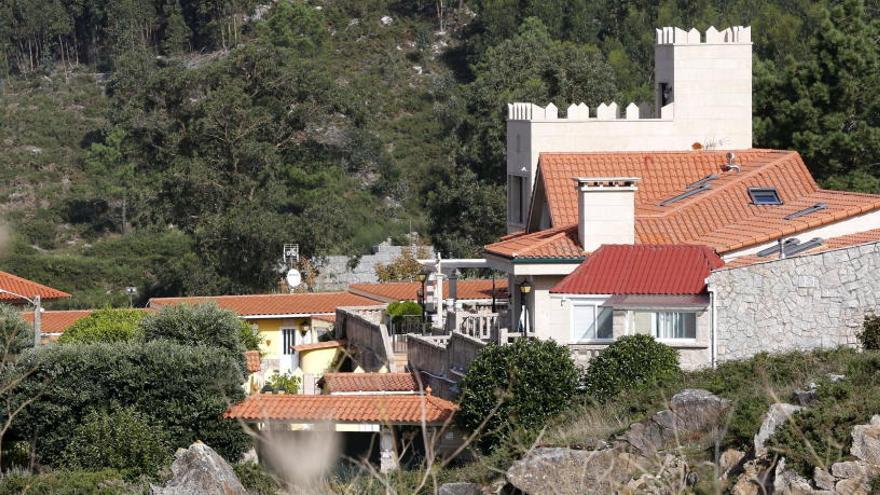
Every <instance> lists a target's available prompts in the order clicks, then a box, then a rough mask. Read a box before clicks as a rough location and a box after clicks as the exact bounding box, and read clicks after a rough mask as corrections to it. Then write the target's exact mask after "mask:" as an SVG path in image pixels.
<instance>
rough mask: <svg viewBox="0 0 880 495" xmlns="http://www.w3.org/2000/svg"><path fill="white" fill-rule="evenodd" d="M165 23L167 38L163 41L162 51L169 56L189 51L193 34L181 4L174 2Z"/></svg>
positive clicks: (173, 0)
mask: <svg viewBox="0 0 880 495" xmlns="http://www.w3.org/2000/svg"><path fill="white" fill-rule="evenodd" d="M172 2H173V3H172V4H170V5H169V6H168V7H167V8H168V13H167V20H166V21H165V36H164V37H163V39H162V51H163V52H165V53H167V54H171V55H173V54H178V53H182V52H184V51H186V50H188V49H189V40H190V37H191V36H192V32H191V31H190V29H189V26H187V25H186V20H185V19H184V18H183V9H182V8H181V7H180V2H179V1H177V0H172Z"/></svg>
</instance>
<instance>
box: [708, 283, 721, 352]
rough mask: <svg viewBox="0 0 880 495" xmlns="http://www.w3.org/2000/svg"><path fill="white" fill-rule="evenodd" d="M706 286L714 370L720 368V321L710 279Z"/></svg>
mask: <svg viewBox="0 0 880 495" xmlns="http://www.w3.org/2000/svg"><path fill="white" fill-rule="evenodd" d="M706 285H707V288H708V291H709V339H710V342H711V345H710V348H711V350H710V353H711V357H710V361H711V363H712V369H715V368H716V367H717V366H718V362H717V361H718V357H717V356H718V348H717V343H716V341H717V339H716V335H715V334H716V326H717V321H718V310H717V308H716V307H715V289H714V288H713V287H710V286H709V284H708V279H707V280H706Z"/></svg>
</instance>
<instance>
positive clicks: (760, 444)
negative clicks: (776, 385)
mask: <svg viewBox="0 0 880 495" xmlns="http://www.w3.org/2000/svg"><path fill="white" fill-rule="evenodd" d="M800 410H801V406H796V405H794V404H785V403H780V402H777V403H776V404H771V405H770V410H768V411H767V414H765V415H764V420H763V421H762V422H761V427H760V428H759V429H758V433H756V434H755V457H760V456H762V455H765V454H767V447H766V446H765V445H764V444H765V443H766V442H767V440H769V439H770V437H771V436H773V433H775V432H776V428H778V427H779V426H781V425H782V424H783V423H785V422H786V421H788V418H790V417H791V415H792V414H794V413H796V412H798V411H800Z"/></svg>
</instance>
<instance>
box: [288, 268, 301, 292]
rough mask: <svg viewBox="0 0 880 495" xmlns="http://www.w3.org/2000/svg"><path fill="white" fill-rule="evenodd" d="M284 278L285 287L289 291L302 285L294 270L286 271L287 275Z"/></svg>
mask: <svg viewBox="0 0 880 495" xmlns="http://www.w3.org/2000/svg"><path fill="white" fill-rule="evenodd" d="M284 278H285V279H286V280H287V286H288V287H290V288H291V289H292V288H294V287H296V286H298V285H299V284H301V283H302V276H301V275H300V274H299V271H297V270H296V269H295V268H291V269H290V270H287V275H285V277H284Z"/></svg>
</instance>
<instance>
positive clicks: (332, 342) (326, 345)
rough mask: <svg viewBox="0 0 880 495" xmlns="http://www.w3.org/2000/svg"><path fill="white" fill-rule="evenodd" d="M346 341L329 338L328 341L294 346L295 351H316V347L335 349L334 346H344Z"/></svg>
mask: <svg viewBox="0 0 880 495" xmlns="http://www.w3.org/2000/svg"><path fill="white" fill-rule="evenodd" d="M343 345H345V343H344V342H343V341H341V340H328V341H326V342H315V343H314V344H300V345H295V346H293V350H294V351H314V350H315V349H333V348H334V347H342V346H343Z"/></svg>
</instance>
